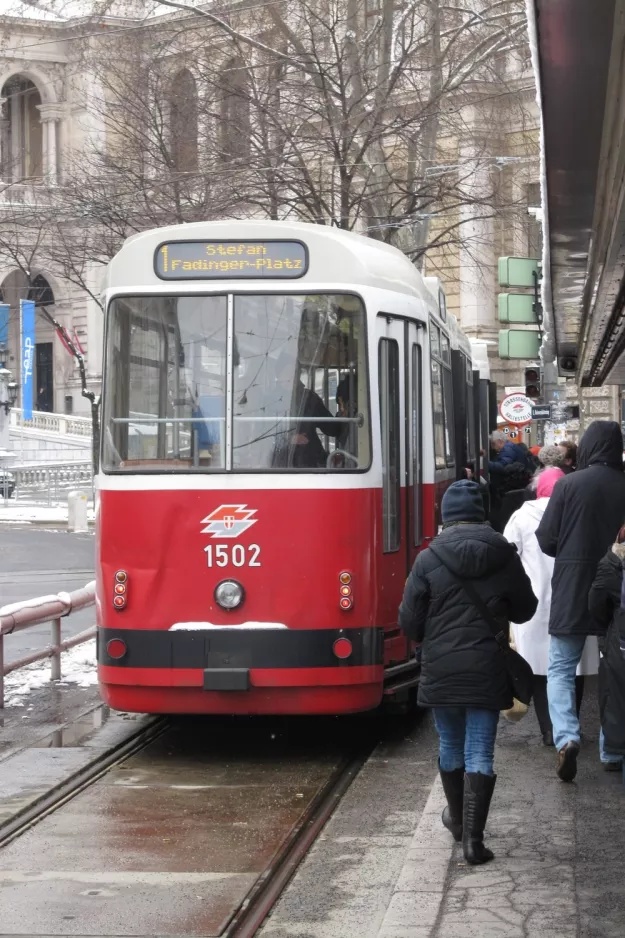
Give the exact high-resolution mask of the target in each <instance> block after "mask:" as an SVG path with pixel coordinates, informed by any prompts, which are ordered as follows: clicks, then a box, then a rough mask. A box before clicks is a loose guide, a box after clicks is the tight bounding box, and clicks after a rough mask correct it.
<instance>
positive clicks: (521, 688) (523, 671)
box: [430, 544, 534, 706]
mask: <svg viewBox="0 0 625 938" xmlns="http://www.w3.org/2000/svg"><path fill="white" fill-rule="evenodd" d="M430 550H431V551H432V553H433V554H434V556H435V557H438V559H439V560H440V562H441V563H442V565H443V566H444V567H445V569H446V570H447V572H448V573H450V574H451V575H452V577H453V578H454V580H456V581H457V582H458V583H459V584H460V585H461V587H462V588H463V590H464V591H465V593H466V594H467V596H468V597H469V599H470V600H471V602H472V603H473V605H474V606H475V608H476V609H477V611H478V612H479V614H480V615H481V616H482V618H483V619H484V621H485V622H486V623H487V625H488V626H489V627H490V629H491V631H492V633H493V635H494V637H495V641H496V642H497V644H498V645H499V649H500V651H501V653H502V654H503V656H504V659H505V662H506V668H507V671H508V678H509V680H510V685H511V689H512V696H513V697H516V699H517V700H520V701H521V703H522V704H525V705H526V706H529V704H530V702H531V700H532V693H533V691H534V672H533V671H532V666H531V665H530V664H529V662H528V661H526V660H525V658H524V657H523V656H522V655H520V654H519V653H518V651H515V650H514V649H513V648H510V644H509V642H508V636H507V635H506V631H505V629H503V628H502V626H501V623H500V622H498V621H497V619H496V618H495V616H494V615H493V614H492V612H491V611H490V609H489V608H488V606H487V605H486V603H485V602H484V600H483V599H482V597H481V596H480V595H479V593H478V591H477V590H476V589H475V587H474V586H473V584H472V583H471V581H470V580H465V579H463V578H462V577H459V576H458V575H457V574H456V573H454V571H453V570H451V569H450V567H449V565H448V564H446V563H445V558H444V556H441V551H440V548H439V547H438V546H437V547H436V548H435V547H434V546H433V545H432V544H430Z"/></svg>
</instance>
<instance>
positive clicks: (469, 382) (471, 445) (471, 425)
mask: <svg viewBox="0 0 625 938" xmlns="http://www.w3.org/2000/svg"><path fill="white" fill-rule="evenodd" d="M461 355H462V358H463V361H464V363H465V370H466V386H467V395H466V397H467V459H468V461H469V462H471V463H475V460H476V457H477V446H476V441H475V422H474V420H473V406H474V405H473V395H474V394H475V388H474V384H473V365H472V363H471V359H470V358H468V357H467V356H466V355H465V354H464V352H461Z"/></svg>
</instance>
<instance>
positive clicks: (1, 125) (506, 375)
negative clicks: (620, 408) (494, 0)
mask: <svg viewBox="0 0 625 938" xmlns="http://www.w3.org/2000/svg"><path fill="white" fill-rule="evenodd" d="M8 2H9V7H10V13H9V15H4V16H2V17H0V40H1V41H0V106H1V110H0V176H1V180H2V182H1V184H0V217H2V218H3V219H6V218H8V219H9V221H10V226H11V225H12V226H13V229H12V230H13V231H14V232H15V239H14V240H15V243H16V250H15V251H12V250H10V249H8V248H7V245H6V243H5V246H4V248H3V247H2V244H1V243H0V291H1V298H2V301H3V302H4V303H8V304H10V307H11V320H10V331H9V351H10V360H9V367H10V368H12V369H14V370H18V366H19V361H18V359H19V351H18V349H19V315H18V309H19V300H20V299H24V298H28V297H31V298H32V297H38V298H39V299H40V298H41V297H42V296H45V297H46V302H47V303H48V306H47V307H46V308H47V309H48V312H49V314H50V315H51V316H52V317H53V318H54V320H56V321H57V322H58V323H60V324H61V325H62V326H63V327H64V328H65V329H66V330H67V333H68V334H69V335H70V336H71V337H72V338H73V339H75V340H76V342H77V343H78V344H79V346H80V347H81V348H82V349H83V350H84V355H85V359H86V363H87V381H88V386H89V387H90V388H91V389H93V390H96V391H97V390H99V386H100V380H101V367H102V365H101V363H102V353H103V336H102V331H103V330H102V312H101V309H100V306H99V304H98V302H97V295H98V288H99V281H100V279H101V276H102V267H101V266H99V265H98V264H95V263H93V264H88V265H87V266H86V268H85V269H84V270H83V281H84V282H83V283H76V282H75V280H74V281H72V280H71V279H68V278H67V277H65V276H63V275H62V273H60V272H59V270H58V268H57V267H55V265H51V264H48V265H46V264H45V263H42V262H41V258H42V257H44V258H45V251H33V252H30V254H29V245H30V244H32V243H33V242H34V241H36V239H37V237H38V235H39V232H37V231H36V230H35V229H36V224H35V223H34V222H33V220H32V219H33V217H34V214H35V213H34V212H33V206H36V207H37V209H38V210H39V211H40V210H41V209H42V207H43V208H45V204H46V200H49V202H50V205H51V206H58V205H59V199H61V201H62V194H63V185H64V181H65V175H66V168H67V166H68V165H69V163H70V161H71V160H72V159H74V158H75V157H76V155H77V154H80V152H81V148H82V147H84V146H85V143H86V142H87V141H88V140H89V139H93V138H97V137H98V135H102V134H103V133H104V130H103V127H102V124H101V121H100V117H99V113H98V111H97V109H96V110H95V111H94V110H93V109H92V108H90V107H89V105H88V102H89V100H93V98H94V95H95V96H97V95H98V94H99V93H100V94H102V92H99V91H98V87H97V78H96V76H94V75H93V74H92V73H90V71H89V66H88V59H86V58H85V56H84V54H83V53H84V40H81V38H80V36H81V35H82V34H84V33H85V32H88V30H85V23H86V22H87V19H88V15H89V13H91V12H92V11H93V8H94V3H93V2H90V0H64V2H60V0H36V2H35V0H8ZM370 6H375V4H372V0H367V3H366V8H367V9H369V7H370ZM148 7H149V11H148ZM146 11H147V12H146ZM147 13H149V15H147ZM172 15H173V14H172V11H171V10H170V9H167V8H165V7H162V6H161V7H159V4H158V3H157V2H155V0H154V2H152V0H146V2H145V3H144V2H139V0H115V2H111V3H110V4H108V5H107V7H106V17H105V21H106V24H107V27H108V28H109V29H111V28H113V29H115V28H117V27H120V28H121V27H122V26H124V25H126V26H127V25H128V24H129V23H131V22H133V21H137V20H140V21H141V24H142V27H141V28H142V31H143V32H142V35H143V36H145V35H149V30H153V31H154V36H155V37H156V36H158V37H162V34H163V28H164V24H165V28H166V23H167V19H168V17H169V18H171V17H172ZM175 15H177V16H180V15H185V14H180V13H177V14H175ZM189 15H193V14H189ZM90 41H97V40H90ZM159 41H161V40H160V38H159ZM498 69H499V71H498V73H497V75H495V76H494V77H493V79H492V80H491V81H490V83H485V84H483V85H482V86H480V87H479V88H478V87H477V85H476V90H475V93H474V94H473V97H472V99H471V103H470V104H467V98H466V96H465V97H464V99H463V103H462V111H463V122H464V127H465V132H464V133H463V134H462V136H457V137H454V138H453V139H451V138H448V139H444V138H443V139H441V141H440V145H439V148H438V159H439V161H445V160H447V162H450V163H454V162H455V163H456V164H457V165H458V166H459V167H460V168H461V170H460V171H461V172H462V173H463V174H464V175H465V177H466V179H467V186H468V187H469V190H470V192H471V193H472V195H473V196H474V201H470V202H469V203H468V204H466V205H463V206H461V207H460V208H451V209H450V211H451V212H452V214H453V213H456V214H455V217H454V219H453V221H454V223H458V222H459V227H458V229H457V230H458V238H457V241H456V243H455V244H451V245H448V246H446V248H445V249H444V250H441V251H436V250H433V251H431V252H430V254H428V256H427V258H426V260H425V264H424V265H423V267H424V270H423V272H424V273H425V274H428V275H437V276H439V277H440V278H441V280H442V282H443V284H444V286H445V290H446V294H447V301H448V309H449V310H450V311H451V312H453V313H454V314H455V315H456V316H457V317H458V319H459V320H460V323H461V325H462V327H463V329H464V330H465V332H466V333H467V334H468V335H469V336H470V337H473V338H477V339H480V340H483V341H486V342H487V343H488V347H489V356H490V359H491V373H492V376H493V378H494V380H496V381H497V384H498V386H499V389H500V396H501V395H502V394H503V389H504V388H505V387H507V386H515V387H516V386H520V385H521V384H522V376H523V369H524V367H525V366H526V365H528V364H531V363H529V362H517V361H508V362H506V361H502V360H501V359H500V358H499V357H498V354H497V352H498V346H497V340H498V331H499V328H500V325H499V322H498V319H497V294H498V292H499V288H498V286H497V281H496V265H497V257H498V256H499V255H502V254H519V255H528V254H529V255H531V254H536V255H537V252H539V250H540V244H539V242H540V230H539V228H540V226H539V224H538V223H537V222H536V220H535V217H534V216H533V215H531V214H529V213H528V211H527V210H528V208H533V207H536V206H537V203H538V201H539V160H538V146H539V143H538V140H539V138H538V125H539V115H538V111H537V105H536V101H535V90H534V80H533V75H532V72H531V66H530V60H529V52H528V51H527V50H521V51H520V52H519V51H516V52H514V53H511V54H508V55H504V56H503V57H501V61H500V62H499V63H498ZM188 76H189V78H187V79H186V80H189V79H190V80H191V82H192V81H193V79H192V78H191V77H190V73H188ZM180 80H182V79H180ZM231 101H232V102H234V104H236V100H235V98H232V99H231ZM226 103H227V102H226ZM233 106H234V105H233ZM174 120H175V115H174V114H173V111H172V116H171V121H172V122H174ZM182 123H183V124H184V115H182ZM197 145H198V144H197V138H196V142H195V146H196V148H197ZM191 156H192V154H191ZM188 157H189V154H188V153H187V154H185V152H181V154H180V155H179V161H180V162H184V160H185V159H187V158H188ZM493 185H495V187H499V191H500V193H501V205H500V206H499V208H498V209H497V210H495V211H493V209H492V207H485V206H482V207H480V200H481V198H482V194H483V193H484V192H485V191H486V190H489V191H490V190H492V188H493ZM447 222H448V219H446V218H445V217H444V216H443V217H442V218H441V217H439V218H438V219H437V220H434V221H433V222H432V224H433V225H434V226H436V225H437V224H438V225H439V226H443V227H444V225H445V224H447ZM10 226H9V227H10ZM7 237H8V239H9V241H11V234H10V232H9V235H8V236H7ZM44 240H45V238H44ZM0 241H1V239H0ZM5 241H6V239H5ZM9 247H10V245H9ZM537 256H538V255H537ZM85 286H87V287H88V289H85ZM36 345H37V350H36V352H37V354H36V374H35V385H36V399H35V400H34V402H33V403H34V405H35V407H36V408H37V407H39V408H41V409H45V410H53V411H55V412H75V413H88V411H89V404H88V402H87V401H86V400H85V399H84V398H82V397H81V385H80V380H79V374H78V370H77V367H76V363H75V360H74V359H73V358H72V356H71V355H70V354H69V353H68V351H67V349H66V347H65V344H64V343H63V341H62V340H61V338H59V335H58V334H57V330H56V329H55V327H54V325H53V324H52V323H51V321H50V316H46V315H45V312H43V311H42V310H38V313H37V320H36ZM593 406H595V405H594V404H593Z"/></svg>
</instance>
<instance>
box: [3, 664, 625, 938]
mask: <svg viewBox="0 0 625 938" xmlns="http://www.w3.org/2000/svg"><path fill="white" fill-rule="evenodd" d="M594 684H595V682H594V681H592V680H588V681H587V692H586V697H585V701H584V707H583V710H582V730H583V734H584V740H583V750H582V755H581V758H580V769H579V775H578V779H577V781H576V782H575V784H573V785H564V784H562V783H561V782H560V781H559V780H558V779H557V778H556V776H555V771H554V764H555V754H554V750H553V749H546V748H545V747H544V746H543V745H542V742H541V740H540V737H539V735H538V728H537V725H536V721H535V719H534V716H533V714H532V713H530V715H529V716H528V717H527V718H526V719H525V720H523V721H522V722H521V723H519V724H516V725H512V724H508V723H505V722H504V723H502V726H501V729H500V735H499V740H498V744H497V754H496V769H497V771H498V775H499V778H498V782H497V787H496V790H495V795H494V799H493V805H492V810H491V814H490V818H489V823H488V828H487V840H488V843H489V845H490V846H491V847H492V849H493V850H494V851H495V855H496V859H495V860H494V861H493V862H492V863H490V864H487V865H485V866H483V867H473V868H472V867H469V866H467V864H466V863H465V862H464V859H463V857H462V851H461V849H460V847H459V846H458V845H455V844H454V843H453V841H452V840H451V837H450V835H449V834H448V832H447V831H445V830H444V828H443V827H442V825H441V822H440V814H441V810H442V807H443V804H444V800H443V793H442V789H441V786H440V782H439V781H438V778H437V773H436V755H437V745H436V734H435V733H434V730H433V727H432V725H431V722H430V720H429V718H428V717H425V718H423V719H421V720H417V721H416V722H414V721H413V722H410V721H400V720H399V719H397V718H395V719H394V718H390V719H389V718H387V720H386V721H384V723H380V722H377V723H376V721H375V718H374V717H371V716H369V717H366V716H363V717H361V718H357V719H352V720H332V719H322V720H316V719H312V718H310V719H300V720H297V719H294V720H288V719H278V720H271V719H269V718H266V719H263V720H255V719H251V718H250V719H232V720H223V719H198V718H193V719H178V720H176V722H175V724H174V725H173V728H172V729H171V730H170V731H169V733H168V734H167V735H165V736H162V737H160V738H159V739H157V740H155V741H154V742H152V743H151V744H150V746H149V747H148V748H147V749H144V750H143V751H142V752H140V753H138V754H137V755H134V756H132V757H131V758H129V759H127V760H126V761H125V762H124V763H123V764H120V765H118V766H116V767H115V768H113V769H112V770H111V771H110V772H109V773H108V774H107V775H106V776H105V777H104V778H102V779H101V780H100V781H99V782H97V783H96V784H95V785H93V786H92V787H90V788H89V789H86V790H85V791H84V792H83V793H82V794H80V795H78V796H77V797H76V798H74V799H73V800H72V801H70V802H69V803H68V804H67V805H65V806H64V807H63V808H61V809H59V810H58V811H56V812H55V813H53V814H51V815H50V816H48V817H47V818H45V819H44V820H43V821H41V822H40V823H39V824H37V825H36V826H35V827H33V828H32V829H30V830H29V831H27V832H26V833H25V834H23V835H22V836H21V837H20V838H19V839H16V840H14V841H13V842H12V843H10V844H8V845H7V846H6V847H5V848H3V849H1V850H0V935H2V936H8V935H16V936H17V935H19V936H24V935H32V936H37V938H43V936H59V935H67V936H81V935H82V936H85V938H86V936H89V938H95V936H102V938H110V936H112V935H117V936H121V935H127V936H156V935H158V936H177V938H183V936H186V938H195V936H200V935H202V936H206V938H211V936H217V935H220V934H222V935H224V934H227V927H228V922H229V920H230V918H231V915H232V912H233V909H234V908H235V907H236V906H237V905H239V904H240V903H241V902H243V901H245V897H246V896H247V895H248V894H249V891H250V889H252V888H253V886H254V883H256V881H257V878H258V875H259V873H262V871H263V870H264V869H266V867H267V865H268V864H270V863H271V861H272V859H273V858H274V857H275V855H276V851H277V850H278V848H279V845H280V843H281V842H282V841H283V840H284V839H285V838H286V837H288V835H289V832H290V831H291V830H292V829H293V826H294V825H296V824H297V823H298V819H301V817H302V814H303V812H304V811H305V810H306V805H307V804H308V803H309V801H310V799H311V798H312V797H313V795H314V794H315V792H316V791H318V790H319V788H320V786H322V785H323V784H324V781H325V780H326V779H327V777H328V775H329V773H330V772H331V771H332V769H333V767H335V766H336V765H337V764H338V762H339V761H340V760H341V757H342V756H344V754H345V753H346V751H348V750H349V749H350V747H351V746H352V745H353V744H354V741H355V739H356V738H357V737H358V734H361V736H360V738H361V739H362V738H364V736H363V734H364V730H363V727H365V726H367V722H368V721H369V727H371V726H373V727H374V728H375V732H376V733H378V734H379V733H380V732H381V730H382V731H383V732H382V735H383V738H382V741H381V742H380V743H379V744H378V745H377V747H376V748H375V750H374V751H373V752H372V755H371V756H370V758H369V759H368V760H367V762H366V764H365V765H364V767H363V769H362V771H361V772H360V773H359V775H358V776H357V778H356V779H355V781H354V782H353V784H352V786H351V787H350V788H349V790H348V792H347V794H346V795H345V797H344V798H343V800H342V801H341V803H340V804H339V806H338V808H337V810H336V811H335V813H334V815H333V816H332V818H331V819H330V821H329V822H328V823H327V825H326V826H325V828H324V830H323V832H322V834H321V836H320V837H319V839H318V840H317V841H316V843H315V844H314V845H313V847H312V848H311V850H310V851H309V853H308V855H307V857H306V858H305V860H304V861H303V863H302V864H301V865H300V867H299V869H298V870H297V872H296V874H295V876H294V878H293V879H292V881H291V883H290V884H289V885H288V887H287V889H286V890H285V892H284V893H283V895H282V897H281V898H280V900H279V901H278V903H277V904H276V906H275V907H274V909H273V912H272V914H271V916H270V917H269V918H268V919H267V920H266V922H265V924H264V926H263V927H262V929H261V932H260V936H261V938H622V936H623V934H625V928H624V926H623V922H625V879H624V877H623V870H625V862H624V861H625V788H624V787H623V786H622V784H621V778H620V776H619V775H618V774H608V773H605V772H603V771H602V769H601V766H600V763H599V759H598V752H597V735H598V714H597V706H596V689H595V687H594V686H593V685H594ZM57 715H58V714H57ZM13 719H14V718H13ZM139 719H141V718H139ZM98 720H101V722H103V725H102V726H101V727H100V728H98V726H97V723H98ZM124 720H125V718H124V716H122V715H118V714H113V715H111V716H109V718H108V719H106V720H102V715H101V714H100V715H98V714H97V713H96V711H95V710H94V709H93V708H91V709H90V710H88V711H87V712H85V713H83V715H82V717H81V719H80V720H79V721H78V722H77V724H76V727H75V728H68V729H67V730H64V731H62V732H61V731H60V729H59V728H57V730H55V731H53V732H51V733H48V734H47V735H43V736H42V735H41V732H39V737H38V740H39V741H38V742H37V741H35V737H36V736H37V728H36V727H35V726H33V727H30V726H29V727H28V730H27V735H28V733H30V735H31V740H30V744H29V745H27V746H25V747H24V748H22V750H19V748H18V747H16V746H15V745H14V748H13V749H12V750H7V751H6V752H5V755H4V757H3V756H2V755H0V793H1V794H0V806H2V805H3V806H4V809H5V815H6V814H7V813H8V811H7V805H8V804H9V803H10V802H11V803H12V808H13V809H15V807H16V806H19V804H20V798H23V799H28V798H29V797H31V796H32V795H33V793H35V794H36V792H37V791H38V790H39V788H41V787H45V784H47V783H49V782H50V781H54V780H55V779H56V778H60V777H62V776H63V773H64V772H67V771H68V770H71V769H72V768H73V767H75V765H76V761H75V760H77V759H78V756H77V754H78V753H83V754H85V753H86V756H87V757H89V756H91V757H93V755H94V754H97V752H98V751H99V750H100V751H101V750H102V749H103V748H104V746H105V743H107V744H109V745H110V744H112V743H113V742H114V741H115V739H118V738H119V734H120V732H121V733H128V732H129V727H128V726H124V725H123V723H124ZM9 724H10V725H9V726H8V727H7V729H11V728H13V729H15V727H16V723H15V722H13V723H12V724H11V721H9ZM52 725H53V724H52V723H51V722H50V723H46V722H45V721H42V722H41V723H40V725H39V730H41V729H42V728H43V727H44V726H52ZM374 735H375V734H374ZM368 738H369V739H370V737H368ZM0 739H1V734H0ZM14 743H15V740H14ZM60 743H66V744H68V746H67V747H60V748H59V744H60ZM38 786H39V787H38ZM2 799H4V800H2ZM1 814H2V808H1V807H0V822H1V820H2V817H1Z"/></svg>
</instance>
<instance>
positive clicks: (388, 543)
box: [97, 222, 488, 714]
mask: <svg viewBox="0 0 625 938" xmlns="http://www.w3.org/2000/svg"><path fill="white" fill-rule="evenodd" d="M214 258H216V260H215V259H214ZM224 258H225V260H223V259H224ZM298 261H299V262H300V266H296V265H297V262H298ZM215 265H217V266H215ZM226 265H227V266H226ZM245 265H247V266H245ZM289 265H290V266H289ZM432 286H433V285H432V284H426V283H425V282H424V281H423V279H422V278H421V277H420V275H419V274H418V272H417V271H416V270H415V268H414V267H413V265H412V264H411V263H410V262H409V261H408V259H407V258H405V257H404V255H402V254H401V253H400V252H399V251H397V250H395V249H394V248H391V247H388V246H386V245H381V244H379V243H376V242H374V241H370V240H369V239H365V238H361V237H359V236H357V235H351V234H347V233H345V232H341V231H338V230H336V229H331V228H324V227H321V226H313V225H305V224H287V223H279V222H244V223H243V222H213V223H206V224H195V225H185V226H180V227H173V228H166V229H159V230H157V231H151V232H146V233H144V234H142V235H139V236H136V237H134V238H132V239H130V240H129V241H128V242H127V243H126V244H125V245H124V247H123V248H122V250H121V251H120V253H119V254H118V255H117V257H116V258H114V260H113V261H112V262H111V264H110V266H109V273H108V281H107V285H106V293H105V303H106V322H107V325H106V333H107V337H106V356H105V378H104V400H103V427H102V430H103V432H102V460H101V468H100V471H99V474H98V477H97V490H98V494H97V542H98V560H97V616H98V668H99V679H100V684H101V690H102V695H103V697H104V699H105V700H106V701H107V702H108V703H109V704H110V705H111V706H113V707H115V708H117V709H120V710H127V711H136V712H149V713H238V714H258V713H285V714H287V713H288V714H294V713H343V712H350V711H358V710H366V709H370V708H373V707H375V706H377V705H378V704H379V702H380V700H381V698H382V695H383V693H384V691H385V690H386V692H387V693H399V692H405V691H406V690H408V689H409V688H411V687H413V686H414V685H415V683H416V682H417V681H418V666H417V664H416V662H415V661H414V658H412V657H411V649H410V648H409V646H408V643H407V642H406V640H405V638H404V637H403V636H402V635H401V634H400V633H399V632H398V630H397V608H398V604H399V602H400V599H401V594H402V591H403V586H404V582H405V579H406V575H407V572H408V570H409V569H410V566H411V564H412V562H413V560H414V557H415V556H416V553H417V551H418V550H419V549H421V548H422V547H423V546H424V545H426V544H427V543H428V541H429V540H430V539H431V538H432V537H433V536H434V535H435V534H436V531H437V526H438V520H437V513H438V509H437V504H438V502H439V501H440V496H441V494H442V492H443V491H444V488H445V487H446V486H447V485H449V484H450V482H451V481H453V480H454V479H455V478H457V477H459V476H460V475H461V474H462V470H463V467H464V466H465V465H466V464H467V463H468V462H473V463H474V464H475V465H476V468H477V463H476V462H475V458H476V451H477V449H478V447H479V441H480V439H482V438H483V436H484V433H487V432H488V427H487V426H486V423H487V416H486V411H485V407H484V402H485V401H487V399H488V393H487V390H484V388H483V387H482V386H486V385H487V383H488V382H487V381H486V380H485V379H484V378H483V377H482V378H480V376H479V374H478V373H477V372H474V371H473V368H472V364H471V351H470V346H469V343H468V342H467V341H466V339H465V338H464V337H463V336H462V334H461V333H460V332H459V330H458V329H457V327H456V326H455V325H454V323H453V320H452V317H447V316H446V314H445V311H444V298H443V297H442V295H437V291H436V290H433V289H432ZM454 360H456V361H455V365H454ZM482 392H484V393H482ZM341 395H342V396H341ZM455 402H457V405H458V406H457V407H456V409H454V407H455Z"/></svg>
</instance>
